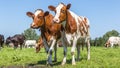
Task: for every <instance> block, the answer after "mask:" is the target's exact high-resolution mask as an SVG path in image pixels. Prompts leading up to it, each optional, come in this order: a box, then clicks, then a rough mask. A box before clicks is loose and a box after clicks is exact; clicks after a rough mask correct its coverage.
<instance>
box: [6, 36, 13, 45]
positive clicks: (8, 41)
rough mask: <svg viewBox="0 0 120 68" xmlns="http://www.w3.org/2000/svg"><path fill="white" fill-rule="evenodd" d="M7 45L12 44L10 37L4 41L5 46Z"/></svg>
mask: <svg viewBox="0 0 120 68" xmlns="http://www.w3.org/2000/svg"><path fill="white" fill-rule="evenodd" d="M9 43H12V41H11V37H8V38H7V39H6V45H8V44H9Z"/></svg>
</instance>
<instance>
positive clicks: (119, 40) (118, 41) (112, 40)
mask: <svg viewBox="0 0 120 68" xmlns="http://www.w3.org/2000/svg"><path fill="white" fill-rule="evenodd" d="M114 45H119V46H120V37H116V36H111V37H109V39H108V40H107V42H106V43H105V47H111V48H112V47H113V46H114Z"/></svg>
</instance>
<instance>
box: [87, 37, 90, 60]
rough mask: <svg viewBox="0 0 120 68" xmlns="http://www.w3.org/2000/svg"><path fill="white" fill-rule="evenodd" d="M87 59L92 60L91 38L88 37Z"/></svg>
mask: <svg viewBox="0 0 120 68" xmlns="http://www.w3.org/2000/svg"><path fill="white" fill-rule="evenodd" d="M87 60H90V39H87Z"/></svg>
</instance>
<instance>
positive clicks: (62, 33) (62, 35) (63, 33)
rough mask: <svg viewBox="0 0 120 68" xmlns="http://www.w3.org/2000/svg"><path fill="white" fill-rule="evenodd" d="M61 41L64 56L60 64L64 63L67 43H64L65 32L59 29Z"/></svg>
mask: <svg viewBox="0 0 120 68" xmlns="http://www.w3.org/2000/svg"><path fill="white" fill-rule="evenodd" d="M61 37H62V39H61V41H62V45H63V47H64V52H63V53H64V58H63V61H62V63H61V65H64V64H65V63H66V56H67V45H66V37H65V32H64V31H61Z"/></svg>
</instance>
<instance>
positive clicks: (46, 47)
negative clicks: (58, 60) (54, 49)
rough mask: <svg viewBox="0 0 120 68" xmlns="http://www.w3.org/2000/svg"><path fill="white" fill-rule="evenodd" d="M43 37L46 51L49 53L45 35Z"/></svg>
mask: <svg viewBox="0 0 120 68" xmlns="http://www.w3.org/2000/svg"><path fill="white" fill-rule="evenodd" d="M42 39H43V44H44V47H45V50H46V53H48V50H49V47H48V43H47V41H46V39H45V37H43V38H42Z"/></svg>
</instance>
